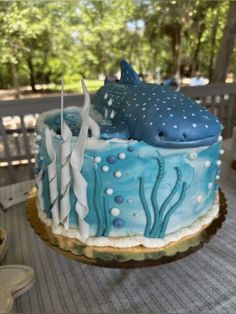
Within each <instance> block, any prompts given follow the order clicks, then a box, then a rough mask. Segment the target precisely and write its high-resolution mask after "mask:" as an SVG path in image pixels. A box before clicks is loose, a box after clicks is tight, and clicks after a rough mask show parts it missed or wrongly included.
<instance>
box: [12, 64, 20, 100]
mask: <svg viewBox="0 0 236 314" xmlns="http://www.w3.org/2000/svg"><path fill="white" fill-rule="evenodd" d="M10 68H11V79H12V85H13V88H14V89H15V96H16V98H20V88H19V80H18V73H17V68H16V64H15V63H10Z"/></svg>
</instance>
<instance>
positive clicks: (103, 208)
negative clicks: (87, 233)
mask: <svg viewBox="0 0 236 314" xmlns="http://www.w3.org/2000/svg"><path fill="white" fill-rule="evenodd" d="M94 175H95V185H94V187H95V192H94V198H93V203H94V208H95V211H96V215H97V233H96V236H98V237H101V236H104V237H107V236H108V235H109V232H110V229H111V219H110V213H109V206H108V204H107V199H106V197H105V196H103V197H102V184H101V178H100V175H99V173H98V171H97V169H96V168H94Z"/></svg>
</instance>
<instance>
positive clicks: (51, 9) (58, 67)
mask: <svg viewBox="0 0 236 314" xmlns="http://www.w3.org/2000/svg"><path fill="white" fill-rule="evenodd" d="M235 38H236V1H228V0H221V1H207V0H195V1H192V0H181V1H180V0H178V1H177V0H165V1H161V0H159V1H158V0H104V1H93V0H72V1H71V0H70V1H62V0H54V1H45V0H30V1H14V0H11V1H7V0H4V1H0V186H3V185H6V184H10V183H14V182H18V181H22V180H24V179H25V180H26V179H28V178H33V177H34V170H33V169H34V163H35V152H36V151H35V147H36V145H35V138H36V132H35V123H36V119H37V117H38V114H40V113H41V112H43V111H46V110H51V109H55V108H57V109H58V108H59V107H60V97H59V96H60V89H61V86H60V82H61V78H62V76H64V82H65V106H71V105H76V106H80V105H82V104H83V96H82V95H81V92H82V91H81V85H80V79H81V78H84V79H86V84H87V86H88V89H89V92H90V93H91V94H93V93H94V92H95V91H96V90H97V89H98V88H99V87H100V86H101V85H102V84H103V80H104V78H105V77H106V76H108V77H109V78H110V79H113V80H116V79H119V75H120V73H119V62H120V60H121V59H127V61H129V62H130V63H131V64H132V65H133V67H134V69H135V70H136V71H137V72H138V73H139V75H140V77H141V78H142V79H143V80H145V81H147V82H156V83H160V84H163V85H168V86H172V87H173V88H177V87H179V88H181V91H182V92H183V93H185V94H186V95H188V96H190V97H192V98H194V99H196V100H197V101H198V102H201V103H202V104H203V105H204V106H206V107H207V108H208V110H210V111H211V112H212V113H213V114H215V115H216V116H218V118H219V119H220V121H221V123H222V124H223V125H224V130H223V136H224V138H226V139H229V140H230V138H231V137H232V133H233V130H234V129H235V131H234V133H233V134H235V136H233V137H235V141H234V142H235V156H234V158H233V160H235V162H236V127H235V128H234V126H236V84H235V76H236V45H235ZM204 85H205V86H204ZM234 142H233V143H234ZM230 145H231V144H229V147H230ZM230 154H231V153H230ZM231 155H232V154H231ZM230 158H231V157H230ZM231 159H232V158H231ZM27 169H28V170H27Z"/></svg>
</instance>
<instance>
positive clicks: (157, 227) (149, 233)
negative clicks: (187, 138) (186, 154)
mask: <svg viewBox="0 0 236 314" xmlns="http://www.w3.org/2000/svg"><path fill="white" fill-rule="evenodd" d="M157 164H158V174H157V177H156V181H155V183H154V186H153V189H152V193H151V203H152V210H153V223H152V218H151V214H150V210H149V207H148V203H147V200H146V197H145V192H144V190H145V188H144V179H143V178H141V177H139V196H140V200H141V203H142V206H143V209H144V212H145V215H146V219H147V221H146V227H145V231H144V236H146V237H150V238H163V237H164V236H165V232H166V229H167V225H168V222H169V219H170V217H171V215H172V214H173V213H174V211H175V210H176V209H177V208H178V207H179V206H180V205H181V204H182V202H183V200H184V197H185V193H186V189H187V183H186V182H183V183H182V186H181V182H182V173H181V170H180V168H179V167H175V171H176V182H175V184H174V187H173V188H172V190H171V192H170V194H169V195H168V196H167V198H166V199H165V200H164V202H163V203H162V205H161V206H159V205H158V201H157V193H158V190H159V186H160V184H161V181H162V179H163V178H164V176H165V163H164V159H163V158H162V157H161V156H160V155H159V156H158V157H157ZM180 187H181V191H180V195H179V198H178V200H177V201H176V203H175V204H174V205H173V206H171V207H170V203H171V201H172V199H173V198H174V196H175V195H176V194H177V192H178V191H179V189H180Z"/></svg>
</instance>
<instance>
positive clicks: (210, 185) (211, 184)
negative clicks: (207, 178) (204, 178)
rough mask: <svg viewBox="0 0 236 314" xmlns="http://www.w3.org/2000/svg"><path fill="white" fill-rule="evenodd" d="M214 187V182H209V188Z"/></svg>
mask: <svg viewBox="0 0 236 314" xmlns="http://www.w3.org/2000/svg"><path fill="white" fill-rule="evenodd" d="M212 187H213V183H212V182H210V183H208V189H209V190H210V189H212Z"/></svg>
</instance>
